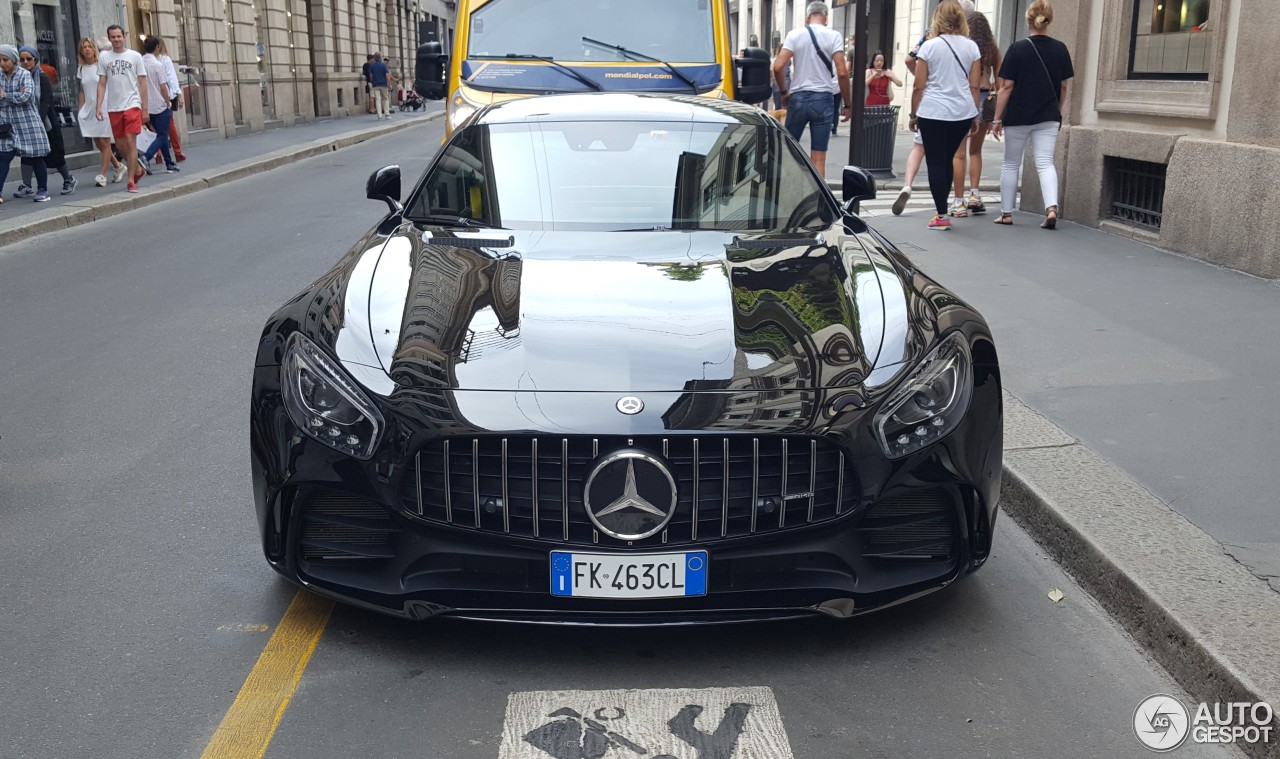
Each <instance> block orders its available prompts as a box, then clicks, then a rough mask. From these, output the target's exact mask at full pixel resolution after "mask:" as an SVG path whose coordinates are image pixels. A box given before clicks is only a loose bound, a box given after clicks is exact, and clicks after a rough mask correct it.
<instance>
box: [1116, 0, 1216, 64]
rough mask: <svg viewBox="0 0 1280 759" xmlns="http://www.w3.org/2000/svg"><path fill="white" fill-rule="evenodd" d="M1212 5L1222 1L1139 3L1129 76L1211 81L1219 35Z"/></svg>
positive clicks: (1148, 0)
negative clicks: (1210, 70) (1211, 14)
mask: <svg viewBox="0 0 1280 759" xmlns="http://www.w3.org/2000/svg"><path fill="white" fill-rule="evenodd" d="M1211 2H1220V0H1135V2H1134V4H1133V34H1132V38H1131V41H1130V45H1129V77H1130V78H1131V79H1192V80H1196V79H1200V80H1204V79H1208V78H1209V66H1210V63H1211V62H1212V61H1211V56H1212V54H1213V50H1214V49H1215V48H1214V40H1215V36H1216V35H1217V29H1216V28H1215V27H1214V23H1213V21H1212V17H1211V16H1210V13H1209V10H1210V3H1211Z"/></svg>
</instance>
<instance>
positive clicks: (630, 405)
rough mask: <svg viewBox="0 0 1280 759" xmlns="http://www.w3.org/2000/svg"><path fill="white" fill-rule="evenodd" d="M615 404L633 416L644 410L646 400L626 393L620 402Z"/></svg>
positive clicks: (620, 409)
mask: <svg viewBox="0 0 1280 759" xmlns="http://www.w3.org/2000/svg"><path fill="white" fill-rule="evenodd" d="M614 405H615V406H616V407H617V409H618V410H619V411H621V412H622V413H624V414H626V415H627V416H633V415H635V414H639V413H640V412H641V411H644V401H642V400H640V399H639V398H637V397H635V396H634V395H624V396H622V397H621V398H619V399H618V402H617V403H616V404H614Z"/></svg>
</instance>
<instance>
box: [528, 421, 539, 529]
mask: <svg viewBox="0 0 1280 759" xmlns="http://www.w3.org/2000/svg"><path fill="white" fill-rule="evenodd" d="M529 474H530V480H531V487H532V489H533V496H532V499H531V500H532V501H533V536H534V537H535V538H536V537H539V535H538V439H537V438H536V437H535V438H534V439H533V440H532V441H530V444H529Z"/></svg>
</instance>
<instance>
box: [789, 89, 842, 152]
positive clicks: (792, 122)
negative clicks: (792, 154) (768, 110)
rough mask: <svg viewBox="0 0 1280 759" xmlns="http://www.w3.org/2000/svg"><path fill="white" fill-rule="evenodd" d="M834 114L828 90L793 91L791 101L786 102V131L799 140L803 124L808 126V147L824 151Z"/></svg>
mask: <svg viewBox="0 0 1280 759" xmlns="http://www.w3.org/2000/svg"><path fill="white" fill-rule="evenodd" d="M835 116H836V114H835V99H834V98H832V97H831V93H830V92H810V91H809V90H804V91H801V92H793V93H791V102H790V103H788V104H787V131H788V132H789V133H791V137H792V139H794V140H795V141H796V142H799V141H800V137H801V135H803V134H804V128H805V126H808V127H809V149H810V150H812V151H814V152H818V153H825V152H827V145H828V144H829V142H830V140H831V125H832V124H834V123H835Z"/></svg>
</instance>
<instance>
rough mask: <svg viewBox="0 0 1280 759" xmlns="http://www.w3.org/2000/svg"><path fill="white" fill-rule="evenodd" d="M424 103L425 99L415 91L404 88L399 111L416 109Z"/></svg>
mask: <svg viewBox="0 0 1280 759" xmlns="http://www.w3.org/2000/svg"><path fill="white" fill-rule="evenodd" d="M425 104H426V101H425V100H423V99H422V98H421V97H419V95H418V93H417V91H415V90H413V89H408V90H405V92H404V98H403V99H401V101H400V111H401V112H404V111H417V110H419V109H421V108H422V106H423V105H425Z"/></svg>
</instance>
